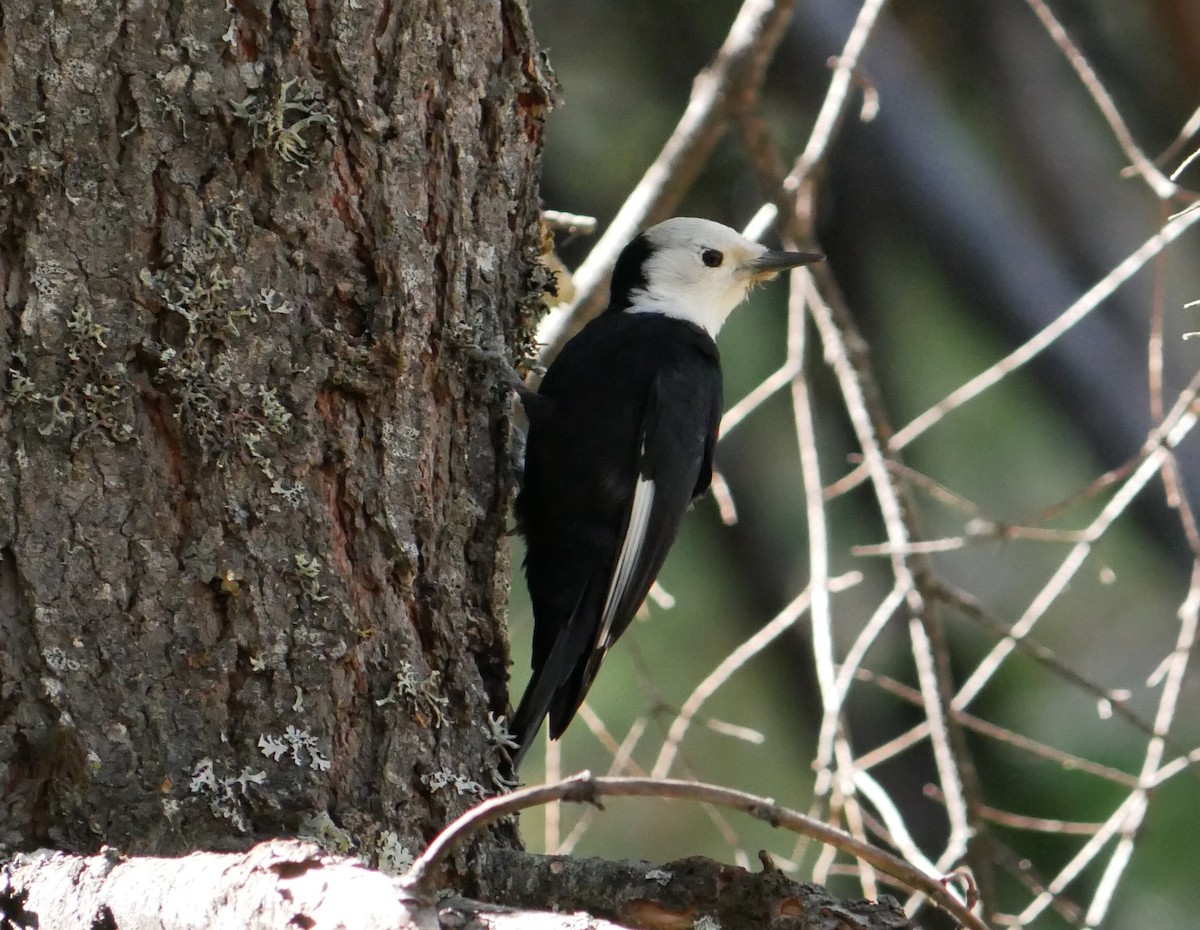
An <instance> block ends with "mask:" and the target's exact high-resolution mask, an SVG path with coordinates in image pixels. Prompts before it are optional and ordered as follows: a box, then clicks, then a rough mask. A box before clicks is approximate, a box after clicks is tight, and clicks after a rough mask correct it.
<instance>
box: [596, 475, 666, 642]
mask: <svg viewBox="0 0 1200 930" xmlns="http://www.w3.org/2000/svg"><path fill="white" fill-rule="evenodd" d="M653 506H654V481H653V479H651V478H642V477H640V476H639V478H638V480H637V485H636V486H635V487H634V489H633V506H632V507H631V508H630V510H629V528H628V529H626V530H625V538H624V539H623V540H622V541H621V553H620V555H618V556H617V564H616V568H614V569H613V576H612V581H611V582H609V585H608V596H607V597H606V598H605V599H604V612H603V613H602V614H601V615H600V632H599V634H598V635H597V637H596V647H597V648H598V649H607V648H608V646H609V643H608V642H607V640H608V634H609V631H610V630H611V629H612V624H613V620H614V619H615V617H616V612H617V606H618V605H619V604H620V603H621V601H622V600H623V599H624V598H625V594H626V593H627V591H628V589H629V582H630V579H631V578H632V577H633V573H634V569H635V568H636V567H637V564H638V560H639V559H640V557H641V554H642V543H644V542H645V541H646V527H647V526H648V525H649V523H650V511H651V510H652V509H653Z"/></svg>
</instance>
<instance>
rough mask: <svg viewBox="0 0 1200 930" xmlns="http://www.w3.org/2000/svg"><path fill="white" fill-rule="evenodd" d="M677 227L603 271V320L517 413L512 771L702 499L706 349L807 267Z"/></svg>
mask: <svg viewBox="0 0 1200 930" xmlns="http://www.w3.org/2000/svg"><path fill="white" fill-rule="evenodd" d="M820 257H821V256H819V255H815V254H812V253H808V252H776V251H771V250H769V249H767V248H765V247H763V246H761V245H759V244H758V243H756V242H753V241H751V240H750V239H747V238H745V237H744V236H741V235H739V234H738V233H737V232H736V231H734V230H732V229H730V228H729V227H728V226H722V225H721V224H720V223H714V222H711V221H709V220H702V219H693V218H689V217H679V218H676V219H671V220H667V221H666V222H663V223H659V224H658V225H657V226H653V227H651V228H650V229H648V230H646V231H645V232H643V233H642V234H641V235H639V236H638V237H637V238H636V239H634V240H633V241H632V242H630V243H629V244H628V245H627V246H626V247H625V249H624V250H623V251H622V252H621V256H620V258H618V259H617V264H616V267H615V268H614V269H613V277H612V291H611V296H610V300H609V304H608V308H607V309H606V310H605V311H604V313H602V314H601V315H600V316H598V317H597V318H596V319H594V320H592V321H591V322H590V323H588V324H587V326H585V327H584V328H583V330H581V331H580V332H579V334H578V335H576V336H575V337H574V338H573V339H571V340H570V342H568V343H567V344H566V345H565V346H564V347H563V349H562V351H561V352H560V353H559V355H558V357H557V358H556V359H555V360H554V362H553V363H552V364H551V365H550V367H549V369H548V370H547V371H546V375H545V377H544V378H543V379H542V383H541V386H540V387H539V388H538V392H537V394H536V395H531V396H527V397H526V398H525V407H526V411H527V413H528V416H529V431H528V437H527V444H526V448H525V472H524V482H523V485H522V487H521V491H520V494H519V495H518V496H517V505H516V509H517V521H518V526H519V528H520V531H521V533H522V535H524V537H525V544H526V557H525V577H526V580H527V582H528V585H529V596H530V599H531V601H532V603H533V617H534V630H533V677H532V678H531V679H530V682H529V685H528V687H527V688H526V690H525V694H524V696H523V697H522V698H521V703H520V705H519V706H518V707H517V710H516V714H515V715H514V717H513V722H512V726H511V730H512V733H513V735H514V736H515V738H516V740H517V742H518V743H519V746H520V748H519V749H518V750H517V751H516V753H515V756H514V760H513V762H514V767H515V766H516V765H518V764H519V763H520V760H521V758H522V756H524V754H525V752H526V750H528V748H529V746H530V744H531V743H532V741H533V738H534V736H535V735H536V733H537V731H538V729H539V727H540V726H541V724H542V720H543V719H545V717H546V716H547V715H549V717H550V736H551V738H552V739H557V738H558V737H559V736H561V735H562V733H563V731H564V730H565V729H566V728H567V724H569V723H570V722H571V719H572V718H573V717H574V716H575V712H576V711H577V710H578V709H579V705H580V704H581V703H582V702H583V699H584V696H585V695H586V694H587V692H588V689H589V688H590V687H591V684H592V681H593V680H594V679H595V677H596V671H597V669H599V667H600V662H601V661H602V660H603V658H604V656H605V654H606V653H607V652H608V650H609V649H610V648H611V647H612V645H613V643H615V642H616V641H617V638H618V637H619V636H620V635H621V634H622V633H624V632H625V629H626V628H627V627H628V626H629V623H630V621H631V620H632V619H633V615H634V613H635V612H636V611H637V609H638V607H639V606H640V605H641V603H642V601H643V600H644V599H645V597H646V594H647V592H648V591H649V590H650V586H651V585H652V584H653V583H654V578H655V576H656V575H657V574H658V571H659V569H660V568H662V564H663V561H664V560H665V559H666V557H667V551H668V550H669V549H670V548H671V543H672V542H673V541H674V539H675V534H676V532H677V531H678V529H679V524H680V521H681V520H682V519H683V514H684V511H686V510H687V508H688V505H689V504H690V503H691V502H692V500H693V499H694V498H696V497H698V496H699V495H701V494H703V493H704V492H705V491H706V490H708V486H709V483H710V482H711V480H712V462H713V447H714V446H715V444H716V440H717V426H718V424H719V422H720V419H721V413H722V390H721V368H720V361H719V357H718V354H717V346H716V343H715V342H714V339H715V338H716V335H717V332H718V330H720V328H721V324H722V323H724V322H725V319H726V317H728V316H729V314H730V312H731V311H732V310H733V309H734V307H736V306H737V305H738V304H740V303H741V302H742V300H743V299H744V298H745V296H746V294H747V292H748V291H749V290H750V288H751V287H752V286H753V285H754V284H756V283H757V282H759V281H763V280H766V279H768V278H771V277H774V276H775V275H776V274H778V273H779V272H780V271H783V270H785V269H788V268H794V267H796V266H798V265H803V264H806V263H808V262H812V261H816V260H818V259H819V258H820Z"/></svg>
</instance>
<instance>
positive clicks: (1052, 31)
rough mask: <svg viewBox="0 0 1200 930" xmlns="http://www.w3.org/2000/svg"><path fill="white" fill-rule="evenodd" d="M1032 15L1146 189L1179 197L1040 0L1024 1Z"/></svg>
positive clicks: (1163, 196)
mask: <svg viewBox="0 0 1200 930" xmlns="http://www.w3.org/2000/svg"><path fill="white" fill-rule="evenodd" d="M1026 3H1028V4H1029V7H1030V9H1032V10H1033V13H1034V15H1035V16H1036V17H1037V18H1038V20H1039V21H1040V22H1041V24H1042V26H1043V27H1044V28H1045V30H1046V32H1047V33H1048V34H1049V36H1050V38H1051V39H1052V40H1053V41H1054V44H1055V45H1057V46H1058V48H1059V50H1060V51H1061V52H1062V53H1063V55H1064V56H1065V57H1066V59H1067V62H1068V63H1069V64H1070V65H1071V67H1072V68H1074V69H1075V73H1076V74H1077V75H1078V76H1079V80H1080V83H1082V84H1083V86H1084V89H1085V90H1087V92H1088V93H1089V94H1091V96H1092V100H1094V101H1095V103H1096V106H1097V107H1098V108H1099V109H1100V113H1101V115H1102V116H1103V117H1104V119H1105V122H1107V123H1108V128H1109V129H1110V130H1111V131H1112V134H1113V138H1115V139H1116V140H1117V144H1118V145H1120V146H1121V151H1123V152H1124V153H1125V156H1126V157H1127V158H1128V159H1129V160H1130V161H1131V162H1132V163H1133V168H1134V170H1135V171H1137V173H1138V174H1140V175H1141V176H1142V178H1143V179H1144V180H1145V181H1146V183H1147V184H1148V185H1150V189H1151V190H1153V191H1154V193H1155V194H1156V195H1157V196H1158V197H1159V198H1160V199H1162V200H1168V199H1170V198H1172V197H1175V196H1176V195H1178V194H1179V193H1180V191H1179V188H1178V187H1176V186H1175V185H1174V184H1172V183H1171V182H1170V181H1169V180H1167V178H1166V177H1164V176H1163V173H1162V172H1161V171H1159V170H1158V167H1157V166H1156V165H1155V164H1154V162H1152V161H1151V160H1150V159H1149V158H1147V157H1146V154H1145V153H1144V152H1143V151H1142V150H1141V149H1140V148H1138V145H1137V143H1136V142H1134V141H1133V133H1131V132H1130V131H1129V127H1128V126H1126V125H1125V120H1124V119H1122V118H1121V113H1120V111H1119V110H1118V109H1117V105H1116V104H1115V103H1114V102H1113V99H1112V97H1111V96H1110V95H1109V93H1108V91H1107V90H1105V88H1104V85H1103V84H1102V83H1101V82H1100V78H1099V77H1097V76H1096V72H1095V71H1094V70H1092V66H1091V63H1090V62H1089V61H1088V60H1087V58H1086V57H1085V56H1084V54H1083V52H1081V51H1080V50H1079V47H1078V46H1077V45H1076V44H1075V43H1074V42H1073V41H1071V37H1070V36H1069V35H1068V34H1067V30H1066V29H1064V28H1063V25H1062V23H1060V22H1059V21H1058V19H1057V18H1056V17H1055V15H1054V14H1053V13H1052V12H1051V11H1050V8H1049V7H1048V6H1046V4H1045V3H1044V2H1043V0H1026Z"/></svg>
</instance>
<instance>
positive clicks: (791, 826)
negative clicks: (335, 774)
mask: <svg viewBox="0 0 1200 930" xmlns="http://www.w3.org/2000/svg"><path fill="white" fill-rule="evenodd" d="M605 796H608V797H655V798H673V799H681V800H689V801H700V802H702V803H705V804H713V805H717V806H719V807H728V808H732V809H734V810H739V811H741V812H742V813H744V814H749V815H750V816H751V817H755V818H757V819H758V820H762V821H765V822H766V823H769V824H770V825H771V826H773V827H777V828H780V827H781V828H783V829H785V830H789V831H791V832H793V833H799V834H802V835H804V836H808V837H811V838H812V839H815V840H818V841H819V842H822V843H827V844H829V845H831V846H834V847H836V848H837V849H839V850H841V851H842V852H845V853H847V854H849V855H852V856H854V857H856V858H858V859H860V860H862V861H863V862H866V863H868V864H870V865H871V866H872V867H874V868H875V869H877V870H878V871H880V872H882V873H884V874H885V875H889V876H891V877H892V878H894V879H896V880H897V881H899V882H901V883H903V884H904V885H906V886H908V887H909V888H912V889H913V890H915V891H919V892H921V893H923V894H925V895H926V896H927V897H928V898H929V899H930V900H931V901H933V902H934V903H935V904H937V906H938V907H940V908H942V909H943V910H945V911H946V912H947V913H948V914H950V915H951V916H952V917H954V918H955V919H956V920H958V921H959V923H960V924H962V925H963V926H964V927H969V928H971V930H988V927H987V924H985V923H984V922H983V921H982V920H981V919H980V918H979V917H977V916H976V915H975V914H973V913H971V911H970V910H969V909H968V908H967V907H966V905H964V904H963V903H962V902H961V901H960V900H958V898H956V897H955V896H954V895H953V894H952V893H951V892H950V891H949V889H948V888H947V887H946V885H945V884H943V883H942V881H941V879H940V878H936V877H934V876H931V875H927V874H925V873H924V872H922V871H920V870H918V869H916V868H914V867H913V866H911V865H909V864H908V863H907V862H905V861H904V860H903V859H900V858H898V857H896V856H894V855H892V854H891V853H889V852H887V851H886V850H883V849H880V848H879V847H878V846H873V845H871V844H870V843H864V842H862V841H861V840H858V839H855V838H854V837H853V836H851V835H850V834H849V833H845V832H843V831H842V830H838V829H837V828H835V827H831V826H829V825H828V824H825V823H822V822H821V821H819V820H816V819H814V818H812V817H808V816H806V815H805V814H802V813H800V812H799V811H795V810H792V809H791V808H788V807H783V806H781V805H779V804H776V803H775V802H774V801H773V800H770V799H769V798H763V797H759V796H757V795H753V794H749V793H747V792H745V791H737V790H735V789H733V788H724V787H721V786H720V785H710V784H704V783H702V782H694V781H683V780H680V779H671V778H597V777H595V776H593V775H592V773H591V772H587V771H584V772H580V773H579V774H577V775H573V776H572V777H570V778H568V779H565V780H564V781H560V782H554V783H551V784H546V785H535V786H533V787H529V788H522V789H520V790H518V791H514V792H512V793H511V794H506V795H502V796H501V797H497V798H492V799H490V800H488V801H484V802H483V803H482V804H480V805H478V806H477V807H474V808H472V809H471V810H469V811H467V812H466V813H465V814H463V815H462V816H461V817H459V818H458V819H457V820H455V821H454V822H453V823H451V824H450V825H449V826H448V827H446V829H444V830H443V831H442V832H441V833H439V834H438V835H437V836H436V837H434V839H433V842H431V843H430V844H429V846H428V847H427V848H426V850H425V852H424V853H422V854H421V856H420V857H419V858H418V859H417V860H416V861H415V862H414V863H413V864H412V866H411V867H410V868H409V870H408V872H407V873H405V875H404V876H403V877H402V878H401V879H400V880H399V884H400V887H401V888H402V889H404V890H405V891H406V892H407V893H408V894H410V895H413V896H414V897H416V898H418V899H420V898H428V897H431V895H432V892H433V876H434V873H435V871H436V869H437V867H438V866H439V865H440V864H441V863H442V862H443V861H444V860H445V859H446V858H447V856H449V855H450V853H451V851H452V850H453V849H454V848H455V847H456V846H457V845H458V844H459V843H460V842H462V841H463V840H465V839H466V838H467V837H469V836H471V835H472V834H474V833H476V832H478V831H479V830H481V829H482V828H483V827H485V826H487V825H488V824H491V823H494V822H495V821H496V820H499V819H500V818H501V817H505V816H507V815H509V814H514V813H516V812H518V811H521V810H525V809H526V808H530V807H537V806H539V805H541V804H546V803H549V802H550V801H579V802H586V803H588V804H596V805H599V799H600V798H602V797H605Z"/></svg>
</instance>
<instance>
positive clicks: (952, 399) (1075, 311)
mask: <svg viewBox="0 0 1200 930" xmlns="http://www.w3.org/2000/svg"><path fill="white" fill-rule="evenodd" d="M1196 222H1200V210H1192V211H1190V212H1186V213H1181V214H1179V215H1178V216H1175V217H1174V218H1172V219H1171V220H1169V221H1168V222H1167V223H1166V225H1165V226H1163V227H1162V229H1160V230H1159V231H1158V232H1157V233H1155V234H1154V235H1153V236H1151V237H1150V238H1148V239H1147V240H1146V241H1145V242H1143V243H1142V244H1141V245H1140V246H1138V248H1137V249H1135V250H1134V251H1133V252H1132V253H1130V255H1128V256H1127V257H1126V258H1125V259H1124V260H1123V261H1122V262H1121V263H1120V264H1118V265H1117V266H1116V267H1115V268H1113V269H1112V271H1110V272H1109V273H1108V274H1106V275H1105V276H1104V277H1103V278H1101V279H1100V280H1099V281H1097V282H1096V283H1095V284H1093V285H1092V286H1091V287H1090V288H1088V290H1087V292H1086V293H1084V294H1083V296H1082V297H1080V298H1079V299H1078V300H1077V301H1075V303H1073V304H1071V306H1070V307H1068V308H1067V309H1066V310H1065V311H1063V313H1062V314H1061V315H1060V316H1059V317H1058V319H1056V320H1055V321H1054V322H1053V323H1050V324H1049V325H1048V326H1045V327H1043V328H1042V329H1040V330H1038V332H1037V333H1036V334H1034V335H1033V336H1032V337H1030V338H1029V339H1028V340H1026V341H1025V342H1024V343H1023V344H1022V345H1020V346H1018V347H1017V348H1016V349H1014V350H1013V351H1012V352H1010V353H1009V354H1008V355H1006V356H1005V357H1004V358H1002V359H1000V361H998V362H996V363H995V364H994V365H992V366H990V367H989V368H987V369H985V370H984V371H982V372H980V373H979V374H978V375H976V376H975V377H974V378H972V379H971V380H970V381H968V382H967V383H966V384H964V385H962V387H959V388H957V389H956V390H954V391H951V392H950V393H949V394H947V395H946V396H945V397H944V398H942V400H940V401H938V402H937V403H936V404H934V405H933V406H932V407H930V408H929V409H928V410H926V411H925V412H924V413H922V414H920V415H919V416H917V417H916V418H914V419H913V420H912V421H911V422H910V423H909V424H908V425H907V426H905V427H904V428H903V429H901V430H899V431H898V432H897V433H896V434H895V435H894V436H893V437H891V441H890V442H889V443H888V448H889V449H890V450H891V451H893V452H898V451H899V450H901V449H903V448H905V447H906V446H907V445H909V444H910V443H911V442H912V441H913V440H915V439H916V438H917V437H918V436H921V435H923V434H924V433H926V432H927V431H928V430H929V429H930V428H931V427H933V426H935V425H937V424H938V423H939V422H941V420H942V419H944V418H945V417H946V415H947V414H949V413H951V412H952V411H954V410H957V409H958V408H959V407H962V406H963V405H964V404H966V403H968V402H969V401H972V400H974V399H975V398H976V397H978V396H979V395H980V394H982V393H983V392H984V391H986V390H988V389H989V388H991V387H993V386H994V385H996V384H997V383H999V382H1000V381H1001V380H1002V379H1004V378H1006V377H1007V376H1008V375H1010V374H1012V373H1013V372H1014V371H1016V370H1017V369H1018V368H1021V367H1022V366H1024V365H1026V364H1028V363H1029V362H1031V361H1032V360H1033V359H1034V358H1035V357H1036V356H1037V355H1038V354H1040V353H1041V352H1042V351H1044V350H1045V349H1047V348H1048V347H1049V346H1051V345H1052V344H1053V343H1054V342H1055V341H1056V340H1058V339H1059V338H1060V337H1061V336H1063V335H1064V334H1065V333H1067V332H1068V331H1069V330H1070V329H1071V328H1072V327H1073V326H1075V325H1076V324H1077V323H1079V322H1080V321H1081V320H1083V319H1085V318H1086V317H1087V316H1088V315H1089V314H1090V313H1091V312H1092V311H1093V310H1095V309H1096V308H1097V307H1099V306H1100V305H1101V304H1102V303H1104V301H1106V300H1107V299H1108V298H1109V297H1111V296H1112V295H1113V294H1114V293H1115V292H1116V290H1117V288H1119V287H1120V286H1121V285H1122V284H1124V283H1125V282H1126V281H1128V280H1129V279H1130V278H1132V277H1133V276H1134V275H1135V274H1137V272H1139V271H1140V270H1141V269H1142V268H1143V267H1145V265H1146V263H1147V262H1149V261H1150V260H1151V259H1152V258H1154V256H1156V255H1158V254H1159V253H1160V252H1162V251H1163V249H1165V248H1166V247H1167V246H1169V245H1170V244H1171V243H1172V242H1174V241H1175V240H1176V239H1178V238H1179V237H1180V236H1182V235H1183V234H1184V233H1185V232H1186V231H1187V230H1188V229H1189V228H1190V227H1191V226H1192V225H1193V224H1195V223H1196ZM867 475H868V473H867V468H866V466H865V464H864V465H860V466H858V467H857V468H855V469H853V470H852V471H850V472H848V473H847V474H846V475H845V476H844V477H842V478H841V479H839V480H838V481H837V482H835V483H834V484H832V485H830V486H829V487H828V488H826V489H825V494H826V495H827V496H828V497H836V496H838V495H841V494H845V493H846V492H847V491H850V490H852V489H854V488H855V487H857V486H858V485H860V484H862V482H863V481H865V480H866V479H867Z"/></svg>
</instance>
